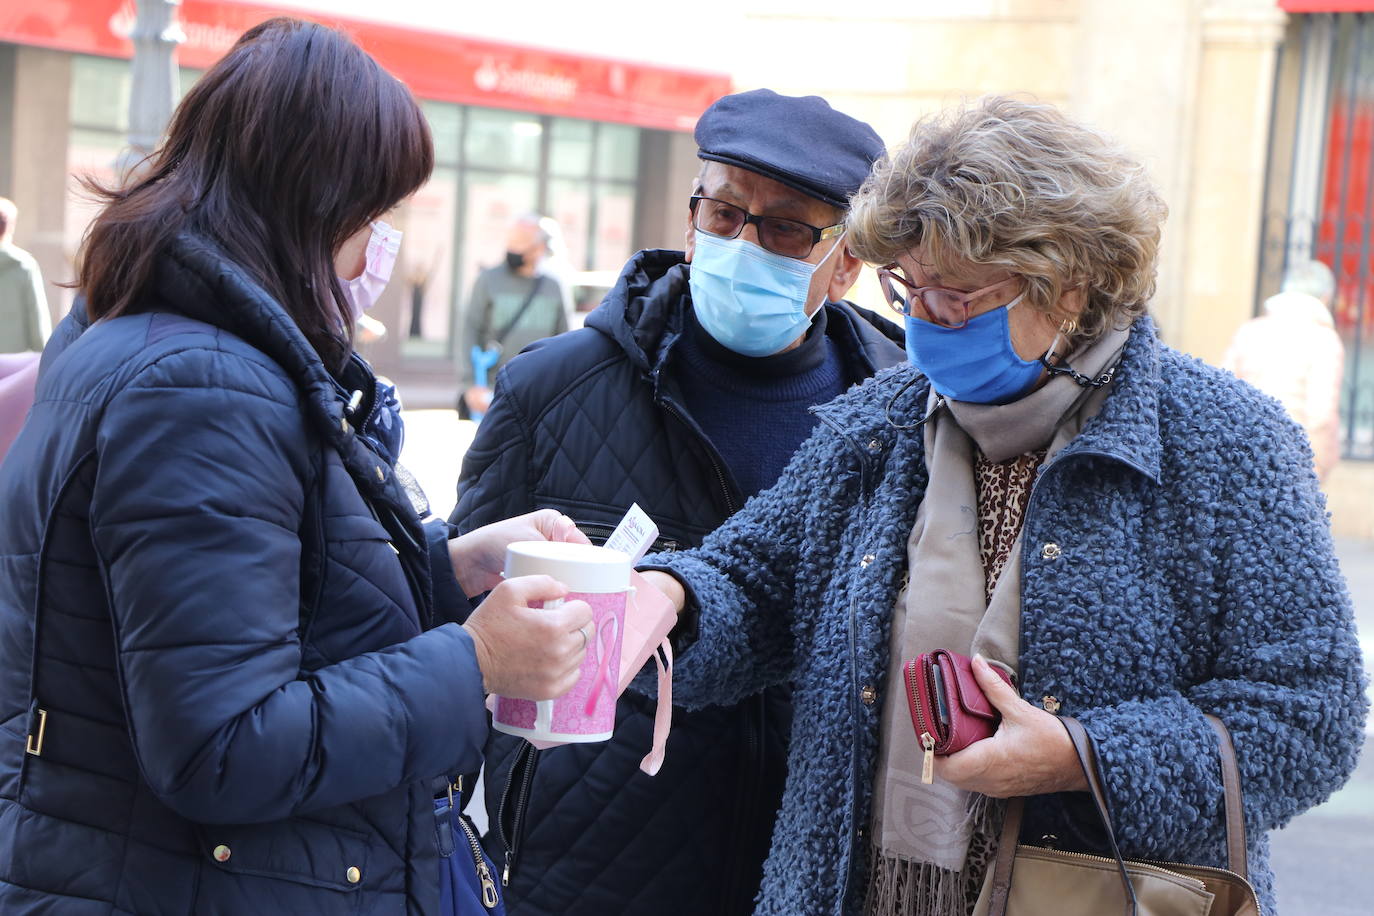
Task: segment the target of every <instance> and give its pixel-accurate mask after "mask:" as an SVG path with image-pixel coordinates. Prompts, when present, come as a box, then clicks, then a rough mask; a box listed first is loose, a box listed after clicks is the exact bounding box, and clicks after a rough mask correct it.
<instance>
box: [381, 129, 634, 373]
mask: <svg viewBox="0 0 1374 916" xmlns="http://www.w3.org/2000/svg"><path fill="white" fill-rule="evenodd" d="M424 109H425V115H426V117H428V119H429V123H430V129H431V130H432V132H433V134H434V148H435V158H436V161H437V162H438V163H439V166H438V168H436V169H435V174H434V178H433V179H432V180H431V181H430V183H429V184H428V185H427V186H426V187H425V188H424V189H422V190H421V191H420V192H419V193H418V194H417V195H416V196H415V198H414V199H413V200H412V203H411V206H410V211H411V212H410V213H409V214H408V216H407V223H406V241H405V244H404V245H402V246H401V258H402V268H401V273H402V274H404V275H405V276H406V277H408V278H410V277H413V278H415V279H414V280H413V281H408V282H411V283H412V285H411V287H410V289H409V292H408V295H407V298H406V300H405V303H404V305H403V308H404V309H405V311H404V312H403V316H402V321H401V324H402V326H403V327H405V329H406V336H405V338H404V339H403V342H402V347H401V351H402V355H403V356H405V357H407V358H419V359H426V358H443V359H452V358H454V357H455V356H457V353H456V350H457V346H458V337H459V334H460V333H461V327H462V322H463V314H464V312H465V310H466V305H467V297H468V294H469V292H470V291H471V289H472V284H473V281H474V280H475V279H476V277H477V274H478V273H479V272H480V271H481V270H483V269H484V268H487V267H490V266H492V265H495V264H499V263H501V261H502V259H503V258H504V256H505V243H506V232H507V230H508V229H509V228H510V225H511V223H512V222H513V221H514V220H515V219H516V218H517V217H519V216H520V215H522V214H524V213H528V212H537V213H542V214H545V215H547V216H550V217H552V218H553V219H554V220H555V221H556V222H557V223H558V224H559V228H560V230H561V234H562V240H561V245H558V246H557V249H558V250H555V252H554V258H555V264H554V265H552V266H553V268H554V269H555V270H557V271H558V272H560V273H564V274H567V275H569V276H570V277H572V278H574V279H575V278H576V276H577V275H578V274H579V272H582V271H588V270H601V271H606V270H619V269H620V267H621V266H622V265H623V263H624V261H625V259H626V258H627V257H629V255H630V253H631V251H632V250H633V249H632V246H631V240H632V239H633V237H634V213H635V192H636V188H637V181H638V172H639V143H640V130H639V128H636V127H628V126H624V125H620V124H604V123H598V122H595V121H584V120H578V119H573V118H554V117H548V116H542V115H532V114H522V113H519V112H511V111H497V110H493V109H484V108H472V107H468V108H465V107H463V106H459V105H449V104H443V103H437V102H433V103H431V102H427V103H425V104H424ZM440 272H442V274H443V276H442V277H440V276H439V273H440ZM421 278H423V280H422V279H421ZM588 304H592V303H588Z"/></svg>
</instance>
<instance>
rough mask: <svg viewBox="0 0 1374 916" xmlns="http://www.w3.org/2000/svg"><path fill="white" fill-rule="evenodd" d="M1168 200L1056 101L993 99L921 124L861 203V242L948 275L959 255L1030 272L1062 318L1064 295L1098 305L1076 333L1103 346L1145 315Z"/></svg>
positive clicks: (1042, 305) (864, 247)
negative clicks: (914, 257) (1077, 292)
mask: <svg viewBox="0 0 1374 916" xmlns="http://www.w3.org/2000/svg"><path fill="white" fill-rule="evenodd" d="M1167 213H1168V208H1167V207H1166V206H1165V204H1164V201H1163V200H1162V199H1161V198H1160V196H1159V194H1158V193H1157V192H1156V191H1155V189H1154V187H1153V186H1152V184H1151V183H1150V180H1149V178H1148V177H1147V176H1146V174H1145V169H1144V167H1143V166H1142V165H1141V164H1140V163H1139V162H1138V161H1137V160H1136V159H1135V158H1134V157H1133V156H1131V155H1130V154H1129V153H1127V152H1126V151H1125V150H1124V149H1122V148H1121V147H1119V146H1118V145H1116V144H1115V143H1113V142H1112V141H1110V140H1108V139H1107V138H1106V137H1104V136H1103V135H1101V134H1099V133H1097V132H1096V131H1093V130H1091V129H1089V128H1087V127H1085V126H1083V125H1081V124H1077V123H1075V122H1073V121H1071V120H1069V119H1068V118H1067V117H1065V116H1064V114H1063V113H1062V112H1060V111H1059V110H1058V109H1057V108H1055V107H1053V106H1052V105H1045V104H1039V103H1035V102H1028V101H1021V100H1018V99H1014V98H1009V97H1006V96H987V97H984V98H981V99H978V100H976V101H974V102H972V103H969V104H967V105H965V106H964V107H962V108H958V109H953V110H950V111H947V112H944V113H942V114H938V115H934V116H931V117H928V118H924V119H922V120H920V121H917V122H916V124H915V125H913V126H912V128H911V135H910V136H909V137H908V138H907V141H906V143H904V144H902V145H901V146H900V147H898V148H897V149H896V150H894V151H893V152H892V154H891V155H890V156H888V157H887V158H885V159H883V160H882V161H880V162H879V163H878V164H877V165H876V166H874V169H873V173H872V174H871V175H870V176H869V177H868V179H867V180H866V181H865V182H864V184H863V186H862V187H861V188H860V189H859V191H858V193H857V194H856V195H855V196H854V198H853V200H852V201H851V202H850V210H849V218H848V224H849V247H850V249H851V250H852V251H853V252H854V253H855V254H856V255H858V256H859V257H860V258H862V259H863V260H865V261H868V262H870V263H873V264H890V263H891V262H892V261H893V260H895V259H896V257H897V256H898V255H902V254H906V253H908V252H911V251H912V250H914V249H916V248H917V247H923V248H924V251H923V252H922V254H923V256H924V260H925V261H926V262H928V263H930V264H931V266H932V267H933V268H934V269H935V270H937V271H939V272H940V273H950V272H953V271H955V270H957V267H958V265H959V263H960V262H965V263H973V264H977V265H991V266H999V267H1005V268H1006V269H1008V270H1010V271H1012V272H1013V273H1016V274H1020V275H1021V276H1023V277H1025V279H1026V284H1027V286H1026V301H1027V302H1029V303H1030V304H1031V305H1032V306H1033V307H1035V308H1037V309H1040V310H1041V311H1043V312H1045V313H1046V314H1048V315H1051V316H1052V317H1056V318H1067V317H1068V316H1066V315H1060V314H1059V313H1058V312H1057V311H1056V308H1057V305H1058V303H1059V301H1060V297H1061V296H1062V295H1063V293H1064V292H1065V291H1066V290H1070V289H1073V288H1076V287H1083V288H1084V289H1086V291H1087V297H1086V302H1085V304H1084V307H1083V311H1082V313H1081V314H1079V315H1078V316H1077V318H1076V319H1075V321H1076V325H1077V327H1076V329H1074V330H1073V332H1072V336H1073V337H1074V338H1075V339H1076V340H1078V341H1087V340H1096V339H1097V338H1098V337H1100V336H1101V335H1102V334H1104V333H1106V331H1107V330H1108V329H1109V328H1111V327H1113V326H1121V325H1124V324H1126V323H1127V322H1129V321H1132V320H1134V319H1135V318H1136V317H1137V316H1139V315H1141V314H1144V312H1145V307H1146V302H1147V300H1148V299H1149V298H1150V297H1151V296H1152V295H1153V294H1154V291H1155V274H1156V261H1157V259H1158V254H1159V233H1160V224H1161V223H1162V222H1163V221H1164V218H1165V216H1166V215H1167Z"/></svg>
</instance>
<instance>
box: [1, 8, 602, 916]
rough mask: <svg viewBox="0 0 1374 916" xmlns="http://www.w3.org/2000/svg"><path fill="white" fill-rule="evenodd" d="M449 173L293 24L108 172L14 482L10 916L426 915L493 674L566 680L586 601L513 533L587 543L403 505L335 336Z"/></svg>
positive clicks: (550, 519)
mask: <svg viewBox="0 0 1374 916" xmlns="http://www.w3.org/2000/svg"><path fill="white" fill-rule="evenodd" d="M432 164H433V150H432V145H431V141H430V136H429V131H428V128H427V127H426V125H425V122H424V119H423V117H422V115H421V113H420V110H419V108H418V107H417V105H416V103H415V101H414V99H413V98H412V97H411V95H410V93H409V92H408V91H407V90H406V89H405V87H403V86H402V85H401V84H400V83H399V82H397V81H396V80H395V79H393V78H392V77H391V76H389V75H387V74H386V73H385V72H383V71H382V70H381V68H380V67H378V66H377V64H376V62H375V61H373V60H372V59H371V58H370V57H368V56H367V55H366V54H365V53H364V52H363V51H362V50H361V49H359V48H358V47H357V46H356V45H354V44H353V43H352V42H351V41H349V40H348V39H347V38H346V37H344V36H343V35H341V34H339V33H338V32H335V31H333V30H331V29H328V28H324V27H321V26H317V25H313V24H308V23H304V22H298V21H293V20H287V19H276V20H272V21H270V22H266V23H263V24H262V25H260V26H258V27H256V28H254V29H253V30H251V31H250V32H248V33H247V34H245V35H244V36H243V38H242V39H240V41H239V42H238V43H237V44H236V45H235V46H234V48H233V49H232V50H231V51H230V52H229V53H228V55H227V56H226V57H225V58H224V59H223V60H222V61H220V63H218V64H217V65H216V66H215V67H214V68H212V69H211V70H210V71H209V72H208V73H206V74H205V76H204V77H203V78H202V79H201V80H200V81H199V82H198V83H197V84H196V86H195V87H194V88H193V89H192V90H191V91H190V92H189V93H188V94H187V96H186V98H185V100H184V101H183V102H182V104H181V106H180V108H179V109H178V110H177V113H176V115H175V116H174V118H173V122H172V125H171V127H170V129H169V132H168V136H167V139H166V142H165V144H164V145H163V146H162V147H161V149H160V150H159V151H158V152H157V153H156V154H155V155H154V156H153V157H152V158H151V159H150V160H149V161H148V162H147V163H146V171H145V172H144V173H143V174H142V176H141V177H139V178H138V179H137V180H134V181H132V182H131V183H130V184H128V186H126V187H124V188H120V189H110V190H101V189H96V190H97V192H98V193H100V194H101V195H102V196H103V198H104V199H105V201H106V206H105V208H104V209H103V211H102V212H101V213H100V215H99V216H98V217H97V219H96V220H95V222H94V224H93V225H92V227H91V229H90V231H89V233H88V235H87V237H86V240H85V243H84V247H83V251H82V259H81V265H80V275H79V282H78V285H79V287H80V290H81V292H82V295H83V299H84V305H83V301H82V300H78V304H77V307H76V308H74V309H73V312H72V314H71V315H70V316H69V317H68V318H67V320H66V321H65V322H64V324H63V326H62V327H61V328H60V330H59V332H58V334H57V335H55V337H54V340H53V342H52V343H51V344H50V345H49V347H48V348H47V351H46V352H45V354H44V366H43V370H42V374H41V377H40V381H39V385H38V393H37V401H36V404H35V406H34V408H33V411H32V413H31V414H30V417H29V420H28V422H27V424H26V427H25V429H24V431H23V432H22V433H21V434H20V436H19V438H18V440H17V441H16V443H15V445H14V447H13V450H12V451H11V452H10V454H9V456H8V458H7V459H6V461H5V463H4V465H3V466H2V467H0V501H3V504H4V506H5V516H4V517H5V524H4V526H3V530H0V912H4V913H6V914H10V916H12V914H19V913H37V912H44V913H51V912H63V913H97V912H98V913H139V914H178V916H180V914H186V913H198V914H203V913H235V914H247V913H292V914H309V913H341V912H350V913H364V912H366V913H381V912H386V913H398V912H407V913H433V912H435V911H436V910H437V909H438V906H439V876H440V869H439V860H438V843H439V841H440V838H441V837H442V836H443V828H444V824H443V823H441V822H439V821H436V816H435V807H434V804H433V798H434V795H435V790H436V788H442V787H444V786H445V784H447V783H451V782H452V781H453V780H454V778H455V777H457V776H460V775H461V774H463V773H465V772H470V771H473V770H475V769H476V768H477V767H478V765H479V764H480V762H481V751H482V742H483V739H484V737H485V734H486V728H487V726H486V715H485V711H484V710H483V707H482V702H483V692H484V688H485V690H487V691H494V692H499V693H502V694H505V695H509V696H518V697H528V698H536V699H545V698H551V697H554V696H557V695H559V694H561V693H563V692H565V691H566V690H567V689H568V688H569V687H570V686H571V684H572V683H573V681H574V680H575V679H576V675H577V671H578V668H579V666H580V665H581V662H582V659H583V655H584V651H585V646H586V631H585V630H584V629H583V627H584V626H585V625H586V624H587V623H588V622H589V621H590V619H591V617H590V610H589V609H588V608H587V607H586V605H585V604H582V603H580V602H569V603H568V604H566V605H564V606H563V607H561V608H559V609H557V610H553V611H543V610H539V611H536V610H532V609H531V608H530V607H529V605H530V604H531V603H532V602H534V603H538V602H542V601H544V600H547V599H553V598H558V597H561V596H562V595H563V594H564V590H563V588H562V586H560V585H559V584H558V583H556V582H554V581H553V580H552V579H547V578H543V577H532V578H525V579H512V580H509V581H505V582H502V581H501V579H500V567H501V563H502V558H503V554H504V548H505V545H506V544H507V543H508V542H509V541H511V540H522V539H531V538H549V539H558V540H568V539H578V538H580V535H579V534H578V533H577V532H576V529H575V528H574V527H573V526H572V524H571V522H570V521H569V520H567V519H566V518H564V517H562V516H559V515H558V514H557V513H554V512H551V511H546V512H542V513H534V514H532V515H529V516H524V517H521V518H519V519H513V520H510V521H506V522H501V523H498V524H496V525H492V526H489V527H487V528H484V529H478V530H477V531H474V532H472V533H471V534H469V535H465V536H463V537H461V538H453V539H450V537H449V535H450V530H449V529H448V527H447V525H446V524H445V523H443V522H441V521H438V520H435V519H425V520H423V521H422V517H423V516H426V515H427V514H428V513H427V511H426V510H425V508H424V507H423V496H422V495H421V494H420V493H419V490H418V488H416V487H415V486H413V484H412V481H411V480H410V478H409V477H408V475H406V474H405V473H404V471H403V470H402V469H401V468H400V467H399V466H397V465H396V463H395V459H396V454H397V452H399V446H400V427H399V416H397V415H396V413H395V402H394V399H392V398H390V397H389V388H388V387H387V386H385V385H381V384H379V383H378V381H377V380H376V378H375V377H374V376H373V375H372V373H371V370H370V369H369V367H368V366H367V364H366V363H365V362H363V361H362V360H361V359H360V358H358V357H357V356H356V355H355V354H353V353H352V348H351V345H350V336H351V333H352V331H351V329H352V327H353V325H354V322H355V321H356V319H357V317H358V316H359V315H360V314H362V311H363V310H364V309H365V308H366V307H367V306H368V305H369V304H370V303H371V301H372V300H373V299H375V297H376V295H377V293H378V292H379V291H380V290H381V288H382V286H384V285H385V282H386V278H387V275H388V274H389V272H390V262H391V261H392V260H394V255H395V251H396V247H397V245H398V243H399V233H397V232H396V231H395V230H394V229H392V228H391V227H390V226H388V225H387V224H386V222H385V218H386V217H387V215H388V214H389V213H390V211H391V210H392V209H393V208H395V207H396V206H397V204H399V203H400V202H401V201H402V200H404V199H405V198H406V197H408V196H409V195H410V194H411V193H412V192H414V191H415V189H416V188H418V187H419V186H420V185H421V184H422V183H423V182H424V181H425V180H426V179H427V178H428V176H429V173H430V169H431V167H432ZM488 590H490V595H489V597H488V598H487V599H486V600H485V601H484V602H483V603H482V604H481V605H480V606H478V607H477V608H476V609H475V610H471V612H470V614H469V610H470V607H469V603H468V601H467V599H466V598H465V595H479V594H482V593H483V592H487V591H488ZM464 617H466V622H465V623H464V624H463V625H461V626H460V625H458V624H457V623H454V622H448V623H446V622H445V621H454V620H458V619H462V618H464ZM450 839H451V836H450ZM460 839H461V838H460Z"/></svg>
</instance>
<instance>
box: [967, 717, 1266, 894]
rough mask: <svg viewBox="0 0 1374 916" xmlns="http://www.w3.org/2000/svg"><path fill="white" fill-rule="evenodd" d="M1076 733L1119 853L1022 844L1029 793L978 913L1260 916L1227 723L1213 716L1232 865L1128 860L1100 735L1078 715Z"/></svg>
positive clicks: (1008, 825) (1069, 724)
mask: <svg viewBox="0 0 1374 916" xmlns="http://www.w3.org/2000/svg"><path fill="white" fill-rule="evenodd" d="M1060 721H1061V722H1063V723H1064V728H1065V729H1066V730H1067V731H1068V733H1069V737H1070V738H1072V739H1073V744H1074V748H1075V749H1076V750H1077V751H1078V762H1079V764H1080V765H1081V766H1082V767H1083V774H1084V776H1086V777H1087V780H1088V787H1089V793H1090V794H1091V795H1092V797H1093V802H1094V804H1095V805H1096V808H1097V814H1098V817H1099V818H1101V820H1102V825H1103V827H1104V828H1106V833H1107V841H1108V848H1109V849H1111V852H1112V857H1111V858H1107V857H1103V856H1090V855H1084V854H1082V853H1076V852H1059V851H1058V850H1054V849H1042V848H1040V847H1038V846H1024V845H1020V844H1018V843H1017V839H1018V837H1019V836H1020V833H1021V816H1022V813H1023V811H1024V808H1025V801H1026V800H1025V799H1024V798H1014V799H1012V800H1011V801H1010V802H1009V803H1008V805H1007V816H1006V821H1005V823H1004V824H1003V827H1002V835H1001V838H1000V839H999V841H998V844H997V858H996V859H995V860H994V862H993V865H992V867H991V868H990V869H989V871H988V875H987V878H986V879H985V880H984V882H983V890H982V893H981V894H980V895H979V897H978V904H977V906H975V907H974V910H973V916H1107V914H1111V913H1122V912H1124V913H1125V914H1126V916H1259V913H1260V908H1259V900H1258V899H1257V898H1256V896H1255V889H1254V888H1253V887H1252V886H1251V885H1250V882H1249V881H1248V880H1247V878H1246V860H1245V806H1244V801H1243V799H1242V797H1241V790H1240V770H1239V769H1238V768H1237V766H1236V751H1235V748H1234V746H1233V745H1232V744H1231V735H1230V733H1229V732H1227V730H1226V726H1225V725H1223V724H1222V722H1221V720H1220V719H1218V718H1216V717H1215V716H1210V715H1209V716H1208V717H1207V722H1208V724H1209V725H1211V726H1212V729H1213V730H1214V731H1215V732H1216V733H1217V739H1218V743H1219V745H1220V748H1221V776H1222V786H1223V788H1224V790H1225V794H1226V853H1227V858H1228V859H1229V860H1230V866H1231V867H1230V870H1229V871H1228V870H1226V869H1222V868H1208V867H1207V866H1204V865H1181V864H1178V863H1176V862H1136V861H1127V860H1125V859H1123V858H1121V853H1120V851H1119V850H1118V849H1117V846H1116V836H1115V834H1114V833H1113V832H1112V823H1111V818H1110V817H1109V816H1108V813H1107V796H1106V794H1105V792H1104V791H1103V788H1102V783H1101V781H1100V780H1099V777H1098V771H1097V763H1096V758H1095V755H1094V754H1093V747H1092V739H1091V738H1090V737H1089V736H1088V733H1087V731H1086V730H1085V729H1084V728H1083V726H1082V725H1080V724H1079V723H1078V721H1077V720H1076V719H1071V718H1068V717H1064V718H1062V719H1061V720H1060Z"/></svg>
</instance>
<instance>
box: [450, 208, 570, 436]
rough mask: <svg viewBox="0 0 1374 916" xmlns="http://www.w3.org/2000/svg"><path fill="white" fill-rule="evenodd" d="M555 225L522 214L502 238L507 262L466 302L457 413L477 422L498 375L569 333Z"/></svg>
mask: <svg viewBox="0 0 1374 916" xmlns="http://www.w3.org/2000/svg"><path fill="white" fill-rule="evenodd" d="M561 236H562V233H561V232H560V231H559V229H558V224H557V223H555V222H554V221H553V220H551V219H549V218H548V217H547V216H540V215H539V214H537V213H526V214H525V215H524V216H522V217H520V218H519V219H517V220H516V221H515V223H514V224H513V225H512V226H511V227H510V231H509V232H508V233H507V235H506V259H505V261H503V262H502V263H500V264H496V265H494V266H492V267H488V268H487V269H486V270H484V271H482V272H481V273H479V274H478V275H477V279H476V280H475V281H474V282H473V284H472V295H470V296H469V297H468V306H467V319H466V320H465V321H464V329H465V334H464V338H463V344H462V345H461V346H460V347H459V348H458V352H459V355H460V358H461V359H462V360H463V362H464V365H465V369H466V371H465V373H464V376H463V377H464V381H465V386H464V389H463V392H462V394H461V396H460V397H459V405H458V410H459V413H460V414H461V415H463V416H465V417H471V418H472V419H474V420H480V419H481V418H482V415H483V414H485V413H486V412H487V408H488V407H490V406H491V396H492V395H491V390H492V385H493V384H494V383H495V379H496V373H497V372H498V371H500V369H501V367H502V366H504V365H505V364H506V363H508V362H510V359H511V357H512V356H514V355H515V354H517V353H519V352H520V351H521V350H523V349H525V347H527V346H529V345H530V344H532V343H534V342H535V341H536V340H542V339H544V338H545V337H552V336H554V335H555V334H562V333H563V332H564V331H566V330H567V329H568V314H569V313H570V312H571V311H572V292H571V290H569V288H568V284H567V281H566V280H565V279H564V278H563V277H562V276H561V275H560V272H559V271H557V270H555V269H554V263H553V258H554V246H555V245H557V244H558V243H559V242H560V241H561Z"/></svg>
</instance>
